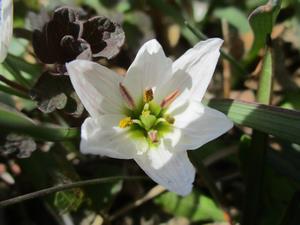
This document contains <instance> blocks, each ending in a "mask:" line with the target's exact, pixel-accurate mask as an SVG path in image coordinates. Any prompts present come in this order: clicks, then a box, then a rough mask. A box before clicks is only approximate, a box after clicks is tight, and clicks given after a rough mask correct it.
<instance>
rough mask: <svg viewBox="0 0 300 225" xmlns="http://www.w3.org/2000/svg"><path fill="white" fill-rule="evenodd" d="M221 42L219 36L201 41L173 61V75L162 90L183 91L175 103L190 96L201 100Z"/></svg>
mask: <svg viewBox="0 0 300 225" xmlns="http://www.w3.org/2000/svg"><path fill="white" fill-rule="evenodd" d="M222 43H223V40H221V39H219V38H212V39H208V40H206V41H201V42H199V43H198V44H197V45H195V46H194V47H193V48H191V49H189V50H188V51H187V52H186V53H185V54H184V55H182V56H181V57H180V58H179V59H177V60H176V61H175V62H174V63H173V74H174V75H173V77H172V79H171V80H170V81H169V82H168V85H167V86H165V87H164V88H165V90H164V92H171V91H173V90H174V89H177V90H180V91H181V92H182V93H184V95H183V96H180V98H181V99H180V100H179V99H178V100H177V103H178V102H179V103H182V102H183V101H184V100H187V99H190V98H195V99H197V100H201V99H202V97H203V95H204V94H205V92H206V89H207V87H208V85H209V82H210V80H211V77H212V75H213V72H214V70H215V67H216V65H217V62H218V59H219V55H220V51H219V49H220V47H221V45H222ZM174 104H175V102H174Z"/></svg>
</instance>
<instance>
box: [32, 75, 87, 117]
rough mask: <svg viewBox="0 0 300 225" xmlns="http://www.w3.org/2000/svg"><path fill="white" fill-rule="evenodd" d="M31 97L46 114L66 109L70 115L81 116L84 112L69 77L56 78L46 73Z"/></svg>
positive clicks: (34, 88)
mask: <svg viewBox="0 0 300 225" xmlns="http://www.w3.org/2000/svg"><path fill="white" fill-rule="evenodd" d="M30 95H31V97H32V99H33V100H35V101H37V105H38V108H39V109H40V110H41V111H42V112H44V113H50V112H53V111H55V110H56V109H65V111H66V112H67V113H69V114H72V115H74V116H80V115H81V113H82V112H83V110H84V108H83V105H82V104H81V102H80V100H79V98H78V97H77V95H76V93H75V91H74V89H73V87H72V84H71V81H70V79H69V77H68V76H54V75H51V74H50V73H48V72H44V73H43V74H42V75H41V77H40V78H39V80H38V82H37V83H36V84H35V86H34V87H33V88H32V90H31V91H30Z"/></svg>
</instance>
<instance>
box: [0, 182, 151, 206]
mask: <svg viewBox="0 0 300 225" xmlns="http://www.w3.org/2000/svg"><path fill="white" fill-rule="evenodd" d="M120 179H122V180H136V179H146V177H142V176H115V177H103V178H96V179H90V180H83V181H78V182H73V183H68V184H62V185H58V186H54V187H49V188H45V189H42V190H39V191H35V192H32V193H28V194H25V195H21V196H18V197H15V198H10V199H7V200H4V201H1V202H0V207H6V206H9V205H13V204H17V203H20V202H23V201H26V200H29V199H33V198H38V197H43V196H46V195H49V194H52V193H55V192H58V191H63V190H67V189H72V188H78V187H82V186H87V185H95V184H101V183H108V182H114V181H116V180H120Z"/></svg>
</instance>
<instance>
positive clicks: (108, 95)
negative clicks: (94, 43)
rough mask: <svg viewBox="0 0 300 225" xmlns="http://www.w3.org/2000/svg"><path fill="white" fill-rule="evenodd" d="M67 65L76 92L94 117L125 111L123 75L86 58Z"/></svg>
mask: <svg viewBox="0 0 300 225" xmlns="http://www.w3.org/2000/svg"><path fill="white" fill-rule="evenodd" d="M66 66H67V70H68V73H69V75H70V78H71V81H72V84H73V87H74V89H75V91H76V93H77V94H78V96H79V98H80V100H81V102H82V104H83V105H84V106H85V108H86V109H87V111H88V112H89V114H90V115H91V116H92V117H97V116H99V115H103V114H120V113H122V112H123V110H124V104H123V100H122V97H121V94H120V90H119V83H120V82H121V81H122V77H121V76H119V75H117V74H116V73H114V72H113V71H112V70H110V69H108V68H106V67H104V66H101V65H100V64H97V63H94V62H90V61H86V60H74V61H72V62H70V63H68V64H66Z"/></svg>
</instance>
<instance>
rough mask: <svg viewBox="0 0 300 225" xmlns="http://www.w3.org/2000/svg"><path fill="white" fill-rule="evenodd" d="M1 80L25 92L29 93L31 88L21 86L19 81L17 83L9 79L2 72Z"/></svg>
mask: <svg viewBox="0 0 300 225" xmlns="http://www.w3.org/2000/svg"><path fill="white" fill-rule="evenodd" d="M0 81H1V82H3V83H5V84H6V85H8V86H10V87H12V88H14V89H16V90H19V91H20V92H24V93H28V92H29V90H28V89H27V88H24V87H23V86H21V85H20V84H18V83H15V82H14V81H11V80H9V79H7V78H6V77H4V76H3V75H1V74H0Z"/></svg>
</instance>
